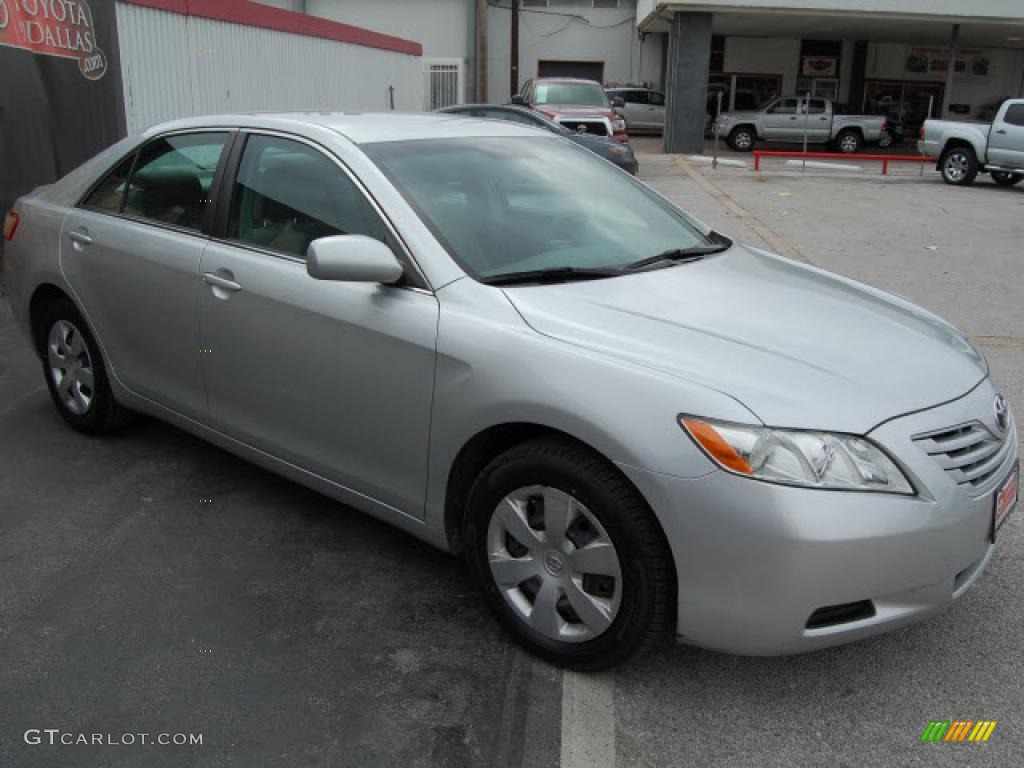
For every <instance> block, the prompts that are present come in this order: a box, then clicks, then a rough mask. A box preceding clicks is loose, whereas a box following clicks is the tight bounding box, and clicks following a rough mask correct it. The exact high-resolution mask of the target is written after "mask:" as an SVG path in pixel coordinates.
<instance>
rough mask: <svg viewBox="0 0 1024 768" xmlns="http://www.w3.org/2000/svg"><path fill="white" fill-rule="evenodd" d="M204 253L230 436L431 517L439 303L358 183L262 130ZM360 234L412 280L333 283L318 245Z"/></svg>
mask: <svg viewBox="0 0 1024 768" xmlns="http://www.w3.org/2000/svg"><path fill="white" fill-rule="evenodd" d="M233 155H234V157H233V158H232V163H231V167H232V168H234V169H235V170H234V171H231V170H229V171H228V175H227V177H226V180H225V183H226V186H225V189H228V188H230V194H229V199H226V200H224V201H223V202H222V207H221V208H220V209H218V223H217V228H216V230H215V235H216V236H215V238H214V239H213V240H212V241H211V242H210V244H209V246H208V247H207V249H206V251H205V253H204V254H203V258H202V267H201V271H202V275H203V280H204V281H205V285H204V290H203V296H202V302H201V305H202V309H201V313H200V336H201V339H202V347H203V349H204V353H203V355H202V367H203V377H204V380H205V382H206V388H207V392H208V393H209V402H210V417H211V420H212V423H213V424H214V426H215V427H216V428H217V429H219V430H221V431H223V432H225V433H226V434H228V435H230V436H231V437H234V438H235V439H237V440H240V441H242V442H244V443H246V444H248V445H250V446H252V447H255V448H258V449H259V450H262V451H264V452H266V453H268V454H271V455H273V456H275V457H277V458H279V459H283V460H285V461H288V462H290V463H292V464H295V465H297V466H300V467H302V468H303V469H306V470H308V471H311V472H314V473H316V474H317V475H320V476H321V477H324V478H327V479H328V480H331V481H333V482H335V483H339V484H341V485H343V486H345V487H347V488H348V489H350V490H352V491H355V492H356V493H358V494H361V495H363V496H369V497H371V498H373V499H375V500H377V501H380V502H383V503H385V504H388V505H389V506H391V507H394V508H396V509H399V510H401V511H403V512H406V513H407V514H413V515H415V516H417V517H422V514H423V499H424V493H425V488H426V477H427V476H426V472H427V443H428V437H429V428H430V405H431V398H432V393H433V381H434V355H435V347H436V344H435V342H436V338H437V321H438V304H437V300H436V298H435V297H434V295H433V293H431V292H430V291H429V290H426V289H425V288H424V287H423V286H425V283H424V282H422V278H419V277H417V273H416V272H415V271H414V266H413V265H412V263H411V261H410V260H409V259H408V256H407V254H406V253H405V252H404V249H403V246H402V244H401V242H400V241H399V239H398V237H397V236H396V235H395V233H394V231H393V230H392V229H391V227H390V225H389V224H388V223H387V222H386V221H385V219H384V218H383V217H382V216H381V214H380V212H379V210H378V209H377V207H376V205H375V204H374V203H373V202H372V200H371V199H370V198H369V197H368V195H367V194H366V192H365V191H364V189H363V188H362V186H361V185H360V184H359V183H358V182H357V181H356V180H355V178H354V177H353V176H352V175H351V174H350V173H349V172H348V171H347V170H346V169H345V168H344V167H343V166H342V165H341V164H340V163H339V161H338V160H337V159H336V158H335V157H334V156H333V155H331V154H329V153H328V152H327V151H326V150H324V149H323V148H322V147H319V146H317V145H315V144H312V143H310V142H308V141H305V140H303V139H300V138H298V137H284V136H281V135H276V134H265V133H259V132H251V133H248V134H245V135H244V140H240V141H239V142H238V145H237V146H236V149H235V151H234V152H233ZM337 234H362V235H368V236H370V237H374V238H377V239H379V240H382V241H384V242H387V243H388V244H389V245H390V246H391V247H392V250H394V251H395V252H396V255H398V256H399V258H400V259H404V260H405V261H406V264H407V274H408V276H409V278H408V279H407V280H405V282H404V283H403V284H400V285H380V284H376V283H354V282H353V283H349V282H335V281H321V280H316V279H314V278H312V277H310V276H309V275H308V274H307V272H306V264H305V258H306V250H307V247H308V246H309V243H310V242H312V241H313V240H315V239H317V238H319V237H325V236H329V235H337Z"/></svg>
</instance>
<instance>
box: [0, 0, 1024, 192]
mask: <svg viewBox="0 0 1024 768" xmlns="http://www.w3.org/2000/svg"><path fill="white" fill-rule="evenodd" d="M0 67H2V68H3V70H4V73H5V84H6V87H5V89H4V91H3V92H2V93H0V111H2V112H3V113H4V114H5V115H8V116H11V118H12V119H6V120H5V121H4V122H3V123H0V165H2V167H3V168H4V171H5V174H4V176H3V177H2V178H0V205H9V204H10V202H11V201H12V200H13V197H14V196H16V195H18V194H22V193H23V192H25V191H27V190H28V189H31V187H32V186H34V185H35V184H38V183H45V182H47V181H52V180H53V179H54V178H56V177H58V176H60V175H62V174H64V173H66V172H67V171H69V170H70V169H71V168H73V167H75V166H76V165H77V164H78V163H80V162H82V161H83V160H84V159H85V158H87V157H89V156H90V155H92V154H94V153H95V152H97V151H98V150H99V149H101V148H102V147H104V146H106V145H108V144H110V143H112V142H113V141H115V140H116V139H117V138H120V137H121V136H123V135H124V133H125V132H132V131H137V130H141V129H142V128H144V127H146V126H147V125H151V124H153V123H156V122H160V121H163V120H167V119H171V118H174V117H181V116H186V115H196V114H207V113H214V112H230V111H258V110H294V109H317V110H321V109H334V110H336V109H344V110H376V111H387V110H406V111H408V110H432V109H436V108H438V107H443V106H447V105H450V104H454V103H459V102H465V101H484V102H491V103H502V102H506V101H508V100H509V99H510V97H511V96H512V95H513V94H514V93H517V92H518V90H519V88H520V87H521V86H522V85H523V84H524V83H525V82H526V81H527V80H528V79H530V78H533V77H537V76H544V75H574V76H580V77H587V78H591V79H594V80H598V81H600V82H602V83H605V84H606V85H617V84H619V85H621V84H627V83H628V84H644V85H648V86H650V87H652V88H653V89H655V90H656V91H658V92H660V93H661V94H663V95H656V96H655V97H654V98H656V99H658V100H660V101H663V103H664V104H665V110H666V130H665V137H664V143H665V149H666V150H668V151H671V152H700V151H702V150H703V146H704V127H705V115H706V111H707V106H708V93H709V90H710V91H711V92H713V93H715V94H717V93H719V92H721V93H722V94H723V109H745V108H754V107H756V106H758V105H759V104H761V103H763V102H764V101H766V100H767V99H769V98H771V97H773V96H776V95H784V94H794V93H799V94H801V95H802V94H804V93H811V94H814V95H817V96H822V97H830V98H832V99H834V100H836V101H838V102H840V103H842V104H844V105H846V106H847V107H848V108H849V109H852V110H854V111H864V112H868V113H874V114H886V115H888V116H889V117H890V118H891V119H893V120H896V121H899V122H901V123H903V124H904V125H906V126H907V127H909V128H910V129H911V130H913V129H914V128H915V127H916V126H917V125H919V124H920V123H921V122H922V121H923V120H924V119H925V118H926V117H927V116H928V115H929V114H931V115H933V116H939V115H944V116H947V117H955V118H962V119H982V120H984V119H987V118H991V116H992V114H993V112H994V111H995V109H996V108H997V106H998V105H999V104H1000V103H1001V102H1002V100H1004V99H1006V98H1008V97H1020V96H1024V0H972V2H969V3H968V2H964V0H713V1H711V2H707V1H701V0H677V1H676V2H661V1H660V0H263V1H262V2H254V1H253V0H0Z"/></svg>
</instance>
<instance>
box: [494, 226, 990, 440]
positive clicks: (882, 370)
mask: <svg viewBox="0 0 1024 768" xmlns="http://www.w3.org/2000/svg"><path fill="white" fill-rule="evenodd" d="M505 292H506V295H507V296H508V297H509V299H510V300H511V301H512V303H513V304H514V305H515V307H516V308H517V309H518V310H519V312H520V314H521V315H522V316H523V318H524V319H525V321H526V322H527V323H528V324H529V325H530V326H531V327H532V328H533V329H534V330H536V331H537V332H539V333H542V334H545V335H547V336H550V337H553V338H556V339H560V340H562V341H565V342H568V343H571V344H575V345H579V346H582V347H587V348H589V349H592V350H596V351H600V352H603V353H605V354H608V355H610V356H613V357H616V358H619V359H622V360H627V361H630V362H633V363H636V364H639V365H642V366H645V367H649V368H655V369H658V370H661V371H664V372H667V373H670V374H673V375H676V376H679V377H681V378H684V379H686V380H688V381H692V382H695V383H698V384H701V385H704V386H707V387H710V388H712V389H715V390H718V391H720V392H723V393H725V394H727V395H730V396H732V397H734V398H736V399H738V400H739V401H740V402H742V403H743V404H744V405H745V406H746V407H747V408H749V409H750V410H751V411H752V412H753V413H754V414H756V415H757V417H758V418H760V419H761V420H762V421H763V422H764V423H765V424H768V425H771V426H779V427H793V428H802V429H820V430H831V431H837V432H850V433H856V434H864V433H866V432H868V431H870V430H871V429H872V428H873V427H875V426H877V425H878V424H880V423H881V422H883V421H885V420H887V419H890V418H893V417H895V416H899V415H902V414H905V413H909V412H911V411H916V410H921V409H924V408H928V407H931V406H934V405H938V404H939V403H943V402H946V401H949V400H953V399H955V398H957V397H960V396H962V395H963V394H965V393H966V392H968V391H970V390H971V389H972V388H974V387H975V386H976V385H977V384H978V382H980V381H981V380H982V379H984V377H985V376H986V375H987V365H986V363H985V360H984V358H983V357H981V356H980V355H979V354H978V352H977V351H976V350H975V349H974V347H973V346H972V345H971V344H970V342H969V341H967V339H966V338H965V337H964V336H963V335H962V334H961V333H960V332H959V331H957V330H956V329H955V328H954V327H953V326H951V325H950V324H948V323H946V322H945V321H943V320H941V319H939V318H938V317H936V316H935V315H932V314H931V313H929V312H927V311H925V310H923V309H920V308H919V307H916V306H914V305H913V304H911V303H910V302H908V301H905V300H903V299H901V298H898V297H896V296H892V295H890V294H886V293H884V292H883V291H879V290H876V289H873V288H870V287H868V286H865V285H862V284H860V283H856V282H854V281H852V280H847V279H845V278H841V277H838V276H835V275H832V274H830V273H827V272H824V271H822V270H818V269H815V268H813V267H808V266H804V265H802V264H798V263H796V262H793V261H790V260H788V259H784V258H782V257H780V256H775V255H772V254H768V253H765V252H763V251H759V250H756V249H752V248H748V247H743V246H734V247H733V248H732V249H730V250H729V251H728V252H726V253H724V254H721V255H719V256H714V257H711V258H707V259H704V260H703V261H700V262H696V263H690V264H681V265H676V266H673V267H668V268H665V269H658V270H653V271H647V272H642V273H639V274H636V275H628V276H624V277H615V278H611V279H607V280H593V281H583V282H573V283H562V284H556V285H535V286H517V287H508V288H506V289H505ZM622 394H623V397H628V396H629V393H628V392H624V393H622ZM679 408H680V410H681V411H682V410H685V408H686V403H683V402H680V404H679Z"/></svg>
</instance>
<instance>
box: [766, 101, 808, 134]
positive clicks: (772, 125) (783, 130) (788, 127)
mask: <svg viewBox="0 0 1024 768" xmlns="http://www.w3.org/2000/svg"><path fill="white" fill-rule="evenodd" d="M797 102H798V99H792V98H789V99H779V100H778V101H776V102H775V103H774V104H772V105H770V106H769V107H768V109H767V110H765V113H764V116H763V124H764V135H763V136H762V137H761V138H763V139H765V140H766V141H797V138H796V135H797V132H798V131H797V123H798V122H799V121H798V120H797V117H798V115H797Z"/></svg>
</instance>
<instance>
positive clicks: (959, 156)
mask: <svg viewBox="0 0 1024 768" xmlns="http://www.w3.org/2000/svg"><path fill="white" fill-rule="evenodd" d="M939 170H940V171H941V172H942V180H943V181H944V182H946V183H947V184H952V185H953V186H956V187H966V186H968V185H970V184H973V183H974V180H975V179H976V178H978V170H979V168H978V158H977V157H975V155H974V150H973V149H971V148H970V147H953V148H951V149H947V150H946V151H945V152H944V153H943V154H942V158H941V159H940V160H939Z"/></svg>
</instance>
